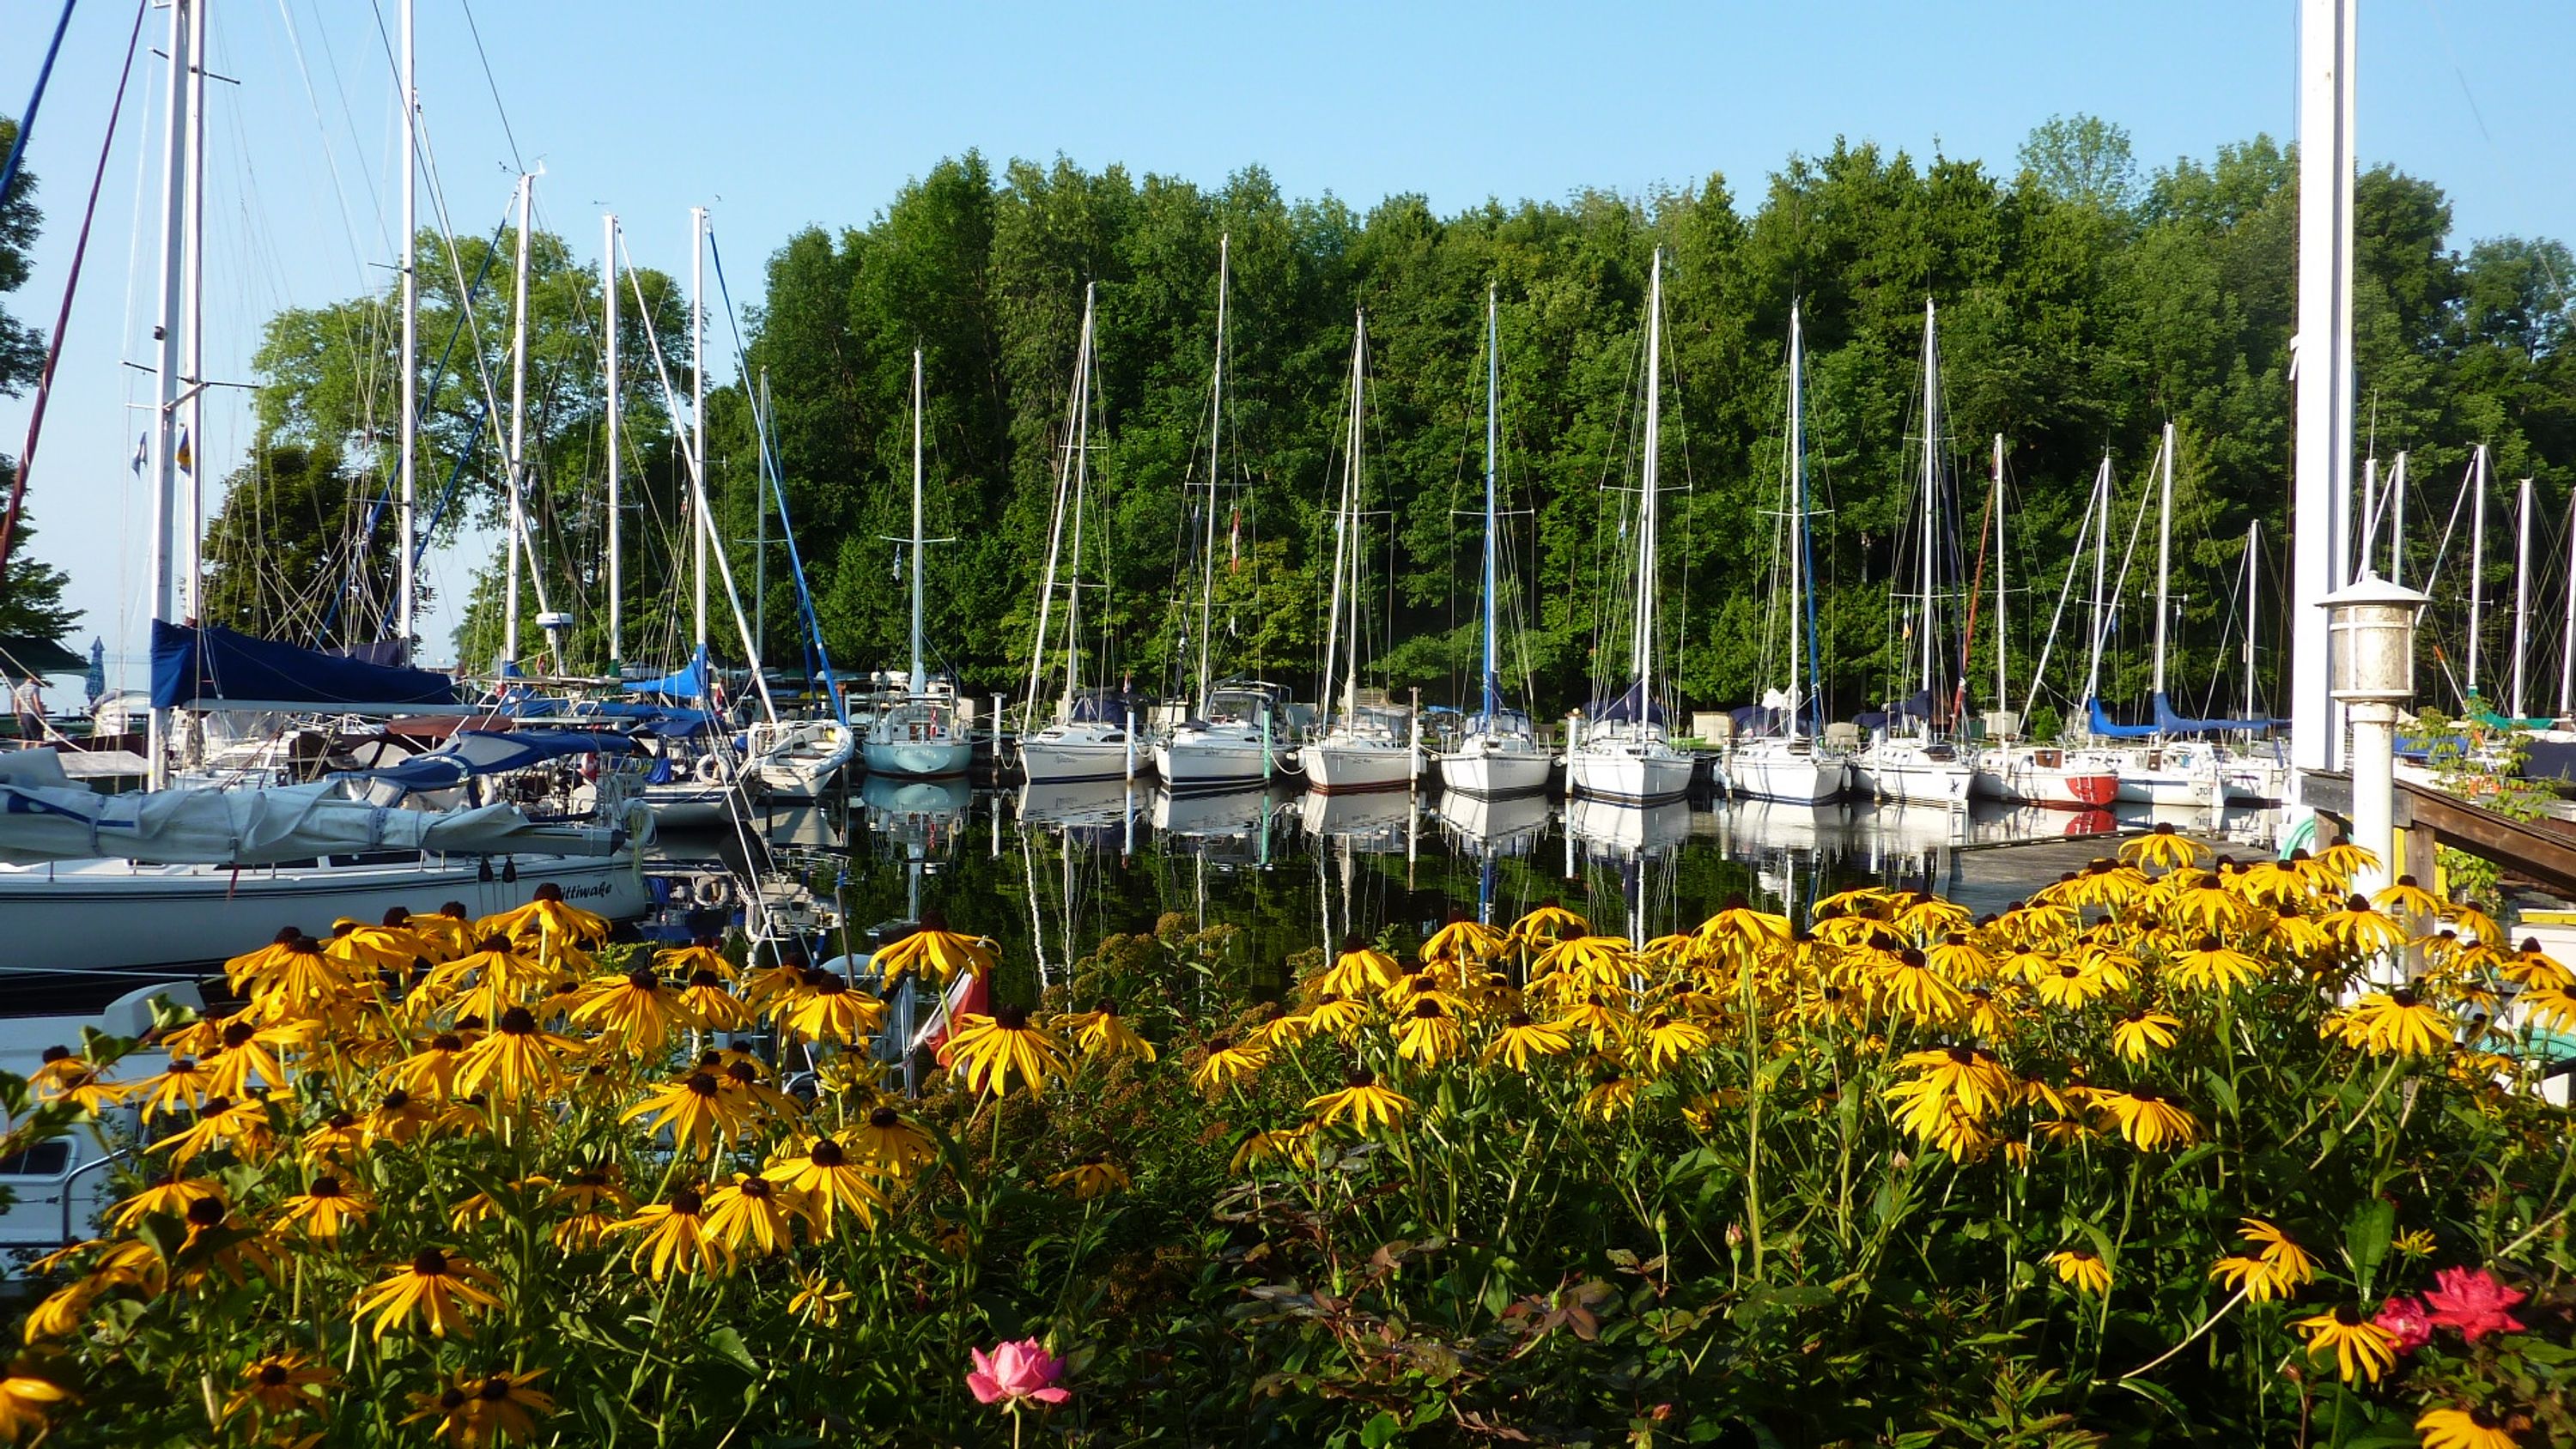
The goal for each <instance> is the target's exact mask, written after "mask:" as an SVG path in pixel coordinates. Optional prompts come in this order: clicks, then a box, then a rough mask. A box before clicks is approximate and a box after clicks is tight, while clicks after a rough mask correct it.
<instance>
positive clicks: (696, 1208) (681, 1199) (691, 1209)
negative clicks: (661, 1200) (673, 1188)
mask: <svg viewBox="0 0 2576 1449" xmlns="http://www.w3.org/2000/svg"><path fill="white" fill-rule="evenodd" d="M706 1205H707V1200H706V1199H705V1198H703V1197H700V1196H699V1195H698V1190H697V1189H696V1188H694V1187H684V1188H681V1189H680V1190H679V1191H678V1192H675V1193H673V1194H671V1211H673V1212H675V1213H685V1214H687V1215H688V1216H690V1217H696V1216H697V1215H698V1214H699V1213H701V1212H703V1211H705V1209H706Z"/></svg>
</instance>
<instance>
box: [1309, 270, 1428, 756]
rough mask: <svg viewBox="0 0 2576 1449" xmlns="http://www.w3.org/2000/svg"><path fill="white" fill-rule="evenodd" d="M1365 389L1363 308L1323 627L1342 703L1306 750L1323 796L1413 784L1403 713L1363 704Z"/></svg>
mask: <svg viewBox="0 0 2576 1449" xmlns="http://www.w3.org/2000/svg"><path fill="white" fill-rule="evenodd" d="M1367 388H1368V314H1367V313H1365V312H1363V313H1361V314H1359V318H1358V320H1357V321H1356V322H1355V323H1354V324H1353V326H1352V332H1351V413H1350V429H1349V431H1350V436H1349V438H1348V440H1347V442H1346V444H1345V446H1346V448H1347V449H1348V452H1347V454H1346V456H1345V457H1344V458H1343V460H1342V494H1341V506H1340V507H1339V508H1338V509H1336V510H1335V512H1334V516H1333V601H1332V607H1331V609H1330V611H1329V613H1328V614H1327V615H1326V622H1325V627H1324V675H1323V677H1324V681H1325V684H1326V686H1327V687H1329V686H1330V685H1331V683H1332V679H1333V662H1334V657H1335V655H1336V654H1337V653H1338V654H1339V655H1340V658H1341V663H1342V679H1341V702H1340V706H1339V708H1337V709H1335V710H1334V711H1333V712H1332V715H1331V716H1330V717H1329V718H1328V719H1326V720H1325V721H1324V722H1323V728H1322V731H1321V732H1320V733H1319V734H1317V735H1316V736H1315V738H1314V739H1313V740H1311V741H1309V742H1308V743H1307V745H1306V748H1305V749H1304V750H1303V751H1302V752H1301V754H1300V761H1301V763H1302V764H1303V765H1304V766H1305V769H1306V783H1307V785H1308V786H1309V787H1310V788H1311V789H1313V790H1314V791H1315V793H1317V794H1319V795H1336V794H1349V793H1354V792H1357V791H1362V790H1400V789H1403V788H1404V787H1405V786H1407V785H1410V784H1412V783H1413V771H1414V764H1415V759H1416V757H1415V754H1414V750H1413V744H1412V741H1411V739H1410V738H1409V731H1408V729H1407V726H1408V725H1409V723H1410V721H1408V720H1407V719H1406V718H1405V716H1404V715H1403V714H1402V713H1401V712H1399V711H1396V710H1392V709H1388V708H1386V707H1384V706H1363V705H1361V703H1360V640H1361V638H1362V637H1363V631H1362V630H1361V628H1360V598H1361V588H1360V579H1361V564H1362V561H1363V560H1364V559H1366V558H1367V556H1368V550H1367V548H1366V547H1364V546H1363V545H1364V542H1365V540H1364V539H1363V537H1362V524H1361V519H1362V515H1361V512H1360V495H1361V490H1362V487H1363V485H1364V484H1365V482H1366V481H1367V474H1366V473H1365V472H1364V471H1363V466H1364V465H1363V464H1362V462H1361V456H1362V452H1363V449H1362V446H1361V443H1362V438H1363V436H1364V432H1365V428H1364V425H1365V423H1366V420H1367V412H1366V409H1367Z"/></svg>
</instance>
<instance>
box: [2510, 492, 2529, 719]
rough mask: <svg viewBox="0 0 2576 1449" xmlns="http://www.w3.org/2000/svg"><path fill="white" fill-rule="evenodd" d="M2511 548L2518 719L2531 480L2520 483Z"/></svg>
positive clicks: (2515, 710)
mask: <svg viewBox="0 0 2576 1449" xmlns="http://www.w3.org/2000/svg"><path fill="white" fill-rule="evenodd" d="M2520 505H2521V506H2520V507H2519V508H2518V509H2517V510H2516V521H2515V524H2514V530H2515V534H2516V538H2515V542H2514V546H2513V717H2514V718H2515V719H2521V718H2522V676H2523V667H2522V656H2523V653H2524V651H2525V650H2526V649H2527V648H2528V647H2529V645H2530V643H2531V480H2530V479H2528V478H2525V479H2523V480H2522V497H2521V499H2520Z"/></svg>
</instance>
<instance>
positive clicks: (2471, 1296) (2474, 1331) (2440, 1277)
mask: <svg viewBox="0 0 2576 1449" xmlns="http://www.w3.org/2000/svg"><path fill="white" fill-rule="evenodd" d="M2433 1279H2434V1281H2435V1283H2437V1284H2438V1285H2439V1286H2438V1287H2434V1288H2431V1289H2428V1290H2426V1292H2425V1294H2424V1306H2425V1307H2426V1308H2428V1309H2430V1310H2431V1312H2430V1313H2429V1314H2428V1315H2427V1316H2428V1317H2429V1318H2430V1319H2431V1320H2432V1321H2433V1322H2435V1323H2438V1324H2443V1325H2446V1326H2448V1327H2451V1328H2456V1329H2458V1330H2459V1331H2460V1337H2462V1338H2465V1339H2467V1340H2468V1341H2469V1342H2471V1343H2475V1342H2477V1341H2478V1340H2479V1339H2481V1338H2484V1337H2486V1336H2487V1335H2488V1334H2490V1333H2493V1332H2495V1331H2496V1330H2497V1329H2504V1330H2506V1331H2508V1332H2520V1331H2521V1329H2522V1321H2521V1320H2520V1319H2517V1318H2515V1317H2514V1316H2513V1315H2512V1314H2510V1313H2507V1312H2505V1310H2506V1309H2508V1308H2511V1307H2512V1306H2513V1305H2515V1304H2517V1303H2520V1302H2521V1301H2522V1298H2523V1294H2522V1290H2521V1289H2519V1288H2507V1287H2506V1286H2504V1284H2503V1283H2501V1282H2499V1281H2498V1280H2497V1278H2496V1276H2495V1275H2494V1274H2493V1273H2490V1272H2488V1271H2487V1270H2486V1269H2484V1268H2444V1269H2442V1270H2441V1271H2440V1272H2438V1273H2435V1274H2434V1275H2433Z"/></svg>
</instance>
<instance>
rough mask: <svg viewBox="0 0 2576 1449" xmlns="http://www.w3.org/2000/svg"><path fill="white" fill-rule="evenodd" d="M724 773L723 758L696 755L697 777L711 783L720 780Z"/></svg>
mask: <svg viewBox="0 0 2576 1449" xmlns="http://www.w3.org/2000/svg"><path fill="white" fill-rule="evenodd" d="M724 775H725V767H724V761H723V760H721V759H719V758H717V757H716V756H714V755H700V756H698V767H697V776H698V778H699V779H701V780H704V781H705V782H707V783H708V784H710V785H712V784H715V783H716V782H718V781H720V780H722V779H723V778H724Z"/></svg>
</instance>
